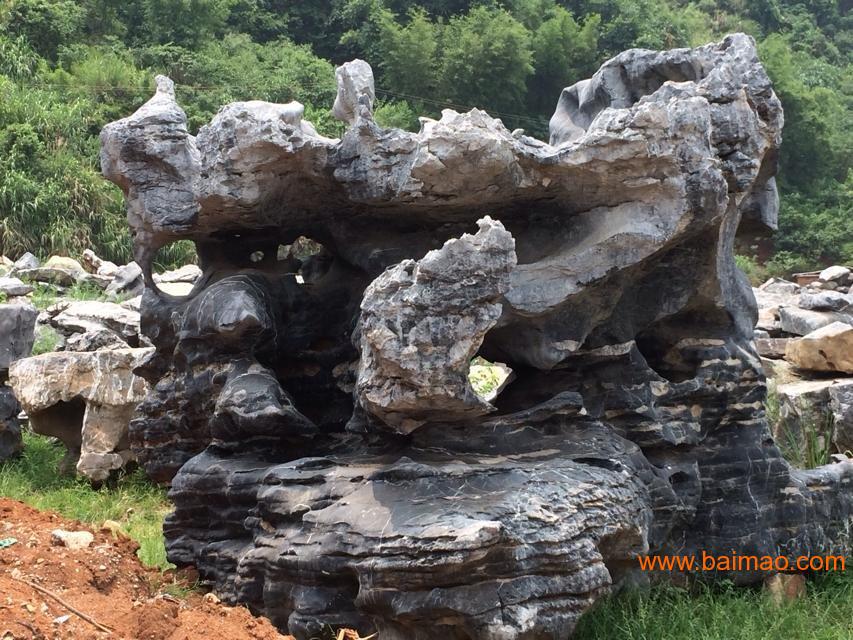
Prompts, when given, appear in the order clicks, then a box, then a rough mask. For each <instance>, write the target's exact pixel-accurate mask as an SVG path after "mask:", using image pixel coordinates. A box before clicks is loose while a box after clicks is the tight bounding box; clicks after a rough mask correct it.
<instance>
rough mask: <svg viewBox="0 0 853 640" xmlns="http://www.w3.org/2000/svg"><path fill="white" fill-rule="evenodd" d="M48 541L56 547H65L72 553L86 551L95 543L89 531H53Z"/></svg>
mask: <svg viewBox="0 0 853 640" xmlns="http://www.w3.org/2000/svg"><path fill="white" fill-rule="evenodd" d="M50 540H51V542H52V543H53V544H55V545H57V546H62V547H66V548H68V549H71V550H72V551H80V550H81V549H88V548H89V546H90V545H91V544H92V543H93V542H94V541H95V536H94V535H92V532H91V531H66V530H64V529H54V530H53V531H52V532H51V534H50Z"/></svg>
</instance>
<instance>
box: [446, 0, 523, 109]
mask: <svg viewBox="0 0 853 640" xmlns="http://www.w3.org/2000/svg"><path fill="white" fill-rule="evenodd" d="M443 41H444V47H443V56H442V64H441V71H440V76H441V87H442V92H441V93H442V95H443V96H447V97H448V98H449V99H450V100H452V101H454V102H456V103H459V104H462V105H475V104H477V103H478V102H479V103H481V104H483V105H486V106H487V107H489V108H491V109H494V110H496V111H506V112H513V111H516V110H521V109H523V105H524V94H525V91H526V87H527V79H528V77H529V76H531V75H532V74H533V53H532V51H531V49H530V33H529V32H528V31H527V29H525V28H524V26H523V25H522V24H521V23H520V22H518V21H517V20H516V19H515V18H513V17H512V15H510V13H509V12H507V11H506V10H504V9H491V8H487V7H483V6H480V7H474V8H473V9H472V10H471V11H470V12H469V13H468V14H466V15H464V16H457V17H454V18H451V20H450V22H449V23H448V25H447V28H446V30H445V32H444V34H443Z"/></svg>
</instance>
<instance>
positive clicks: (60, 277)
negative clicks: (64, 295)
mask: <svg viewBox="0 0 853 640" xmlns="http://www.w3.org/2000/svg"><path fill="white" fill-rule="evenodd" d="M15 275H17V276H18V277H19V278H21V279H22V280H26V281H27V282H43V283H46V284H52V285H56V286H57V287H70V286H71V285H73V284H74V282H75V277H74V274H73V273H72V272H71V271H66V270H65V269H53V268H50V267H37V268H35V269H18V270H16V271H15Z"/></svg>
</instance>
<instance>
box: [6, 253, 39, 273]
mask: <svg viewBox="0 0 853 640" xmlns="http://www.w3.org/2000/svg"><path fill="white" fill-rule="evenodd" d="M40 264H41V263H40V262H39V259H38V258H36V257H35V256H34V255H33V254H31V253H30V252H29V251H28V252H27V253H25V254H24V255H22V256H21V257H20V258H18V259H17V260H15V263H14V265H13V266H14V269H15V270H16V271H20V270H23V269H38V267H39V265H40Z"/></svg>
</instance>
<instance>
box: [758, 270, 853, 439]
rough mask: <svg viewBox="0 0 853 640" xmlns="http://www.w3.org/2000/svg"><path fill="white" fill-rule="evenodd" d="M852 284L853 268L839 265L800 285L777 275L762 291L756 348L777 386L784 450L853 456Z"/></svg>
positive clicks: (777, 426)
mask: <svg viewBox="0 0 853 640" xmlns="http://www.w3.org/2000/svg"><path fill="white" fill-rule="evenodd" d="M851 285H853V272H851V269H850V268H848V267H844V266H832V267H828V268H826V269H824V270H823V271H821V272H819V273H815V274H810V275H806V276H805V277H803V276H801V277H800V279H799V282H789V281H787V280H782V279H780V278H771V279H770V280H768V281H767V282H765V283H764V284H762V285H761V286H760V287H758V288H757V289H754V292H755V297H756V300H757V301H758V322H757V324H756V329H755V343H756V346H757V348H758V352H759V354H760V355H761V360H762V364H763V365H764V370H765V372H766V374H767V377H768V378H769V379H770V380H771V382H772V383H773V386H774V387H775V391H776V394H775V397H776V399H777V401H776V402H777V403H778V407H773V406H772V405H773V404H774V402H773V397H772V396H771V407H772V408H773V409H775V411H773V413H775V415H773V416H771V418H772V419H773V420H772V421H773V425H772V426H773V432H774V436H775V437H776V440H777V441H778V442H780V443H781V444H782V445H783V446H784V445H785V444H786V443H790V445H791V446H792V448H801V449H809V448H812V449H819V450H821V451H823V452H825V453H829V454H833V453H834V454H836V455H845V454H849V452H850V451H853V293H851ZM810 442H811V445H810Z"/></svg>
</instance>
